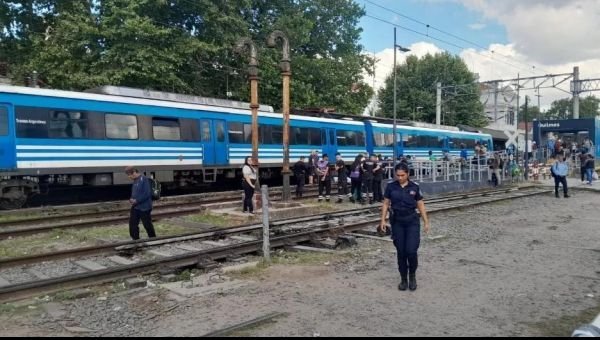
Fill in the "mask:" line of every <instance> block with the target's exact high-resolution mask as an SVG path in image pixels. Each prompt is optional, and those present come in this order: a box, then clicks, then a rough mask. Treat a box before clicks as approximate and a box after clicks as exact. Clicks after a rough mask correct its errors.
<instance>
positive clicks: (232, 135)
mask: <svg viewBox="0 0 600 340" xmlns="http://www.w3.org/2000/svg"><path fill="white" fill-rule="evenodd" d="M229 143H233V144H243V143H244V124H242V123H233V122H230V123H229Z"/></svg>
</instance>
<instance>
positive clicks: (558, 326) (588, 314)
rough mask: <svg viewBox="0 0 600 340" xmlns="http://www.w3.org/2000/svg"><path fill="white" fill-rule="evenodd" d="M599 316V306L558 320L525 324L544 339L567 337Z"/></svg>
mask: <svg viewBox="0 0 600 340" xmlns="http://www.w3.org/2000/svg"><path fill="white" fill-rule="evenodd" d="M598 314H600V305H598V306H597V307H593V308H589V309H586V310H584V311H582V312H580V313H579V314H577V315H565V316H563V317H561V318H560V319H558V320H544V321H540V322H535V323H527V325H528V326H530V327H532V328H534V329H536V330H537V331H539V333H540V334H541V335H542V336H544V337H569V336H571V334H572V333H573V331H574V330H575V329H576V328H577V327H579V326H581V325H585V324H589V323H590V322H592V321H593V320H594V318H596V316H597V315H598Z"/></svg>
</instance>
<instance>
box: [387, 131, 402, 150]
mask: <svg viewBox="0 0 600 340" xmlns="http://www.w3.org/2000/svg"><path fill="white" fill-rule="evenodd" d="M396 136H397V138H396V142H397V141H399V140H400V136H398V133H396ZM385 145H386V146H387V147H390V148H391V147H394V134H393V133H386V134H385Z"/></svg>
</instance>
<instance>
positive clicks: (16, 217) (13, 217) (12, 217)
mask: <svg viewBox="0 0 600 340" xmlns="http://www.w3.org/2000/svg"><path fill="white" fill-rule="evenodd" d="M39 217H42V215H41V214H39V213H27V215H21V214H5V215H0V222H13V221H21V220H30V219H35V218H39Z"/></svg>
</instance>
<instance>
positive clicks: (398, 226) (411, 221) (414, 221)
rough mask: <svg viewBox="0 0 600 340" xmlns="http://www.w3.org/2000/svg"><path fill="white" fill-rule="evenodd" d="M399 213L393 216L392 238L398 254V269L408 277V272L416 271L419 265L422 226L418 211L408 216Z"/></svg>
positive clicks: (402, 274)
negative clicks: (418, 253)
mask: <svg viewBox="0 0 600 340" xmlns="http://www.w3.org/2000/svg"><path fill="white" fill-rule="evenodd" d="M398 215H399V214H396V213H394V216H393V217H392V218H393V221H394V222H393V223H392V239H393V240H394V246H396V251H397V254H398V271H399V272H400V276H401V277H403V278H406V277H407V274H408V273H410V274H414V273H416V272H417V267H418V266H419V260H418V256H417V251H418V250H419V245H420V244H421V226H420V222H419V215H417V214H416V213H415V214H412V215H410V216H408V217H406V216H398Z"/></svg>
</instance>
